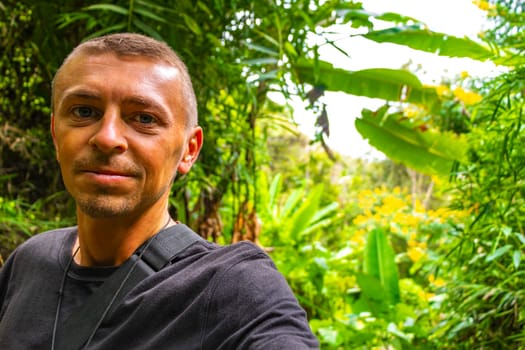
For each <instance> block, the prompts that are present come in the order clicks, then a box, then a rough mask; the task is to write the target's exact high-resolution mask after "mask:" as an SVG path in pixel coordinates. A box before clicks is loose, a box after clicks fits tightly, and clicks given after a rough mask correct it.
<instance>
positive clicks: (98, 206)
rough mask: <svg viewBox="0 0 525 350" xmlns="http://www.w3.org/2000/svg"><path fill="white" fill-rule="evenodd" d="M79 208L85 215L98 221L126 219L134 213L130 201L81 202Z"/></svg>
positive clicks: (78, 204) (78, 202)
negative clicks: (125, 217)
mask: <svg viewBox="0 0 525 350" xmlns="http://www.w3.org/2000/svg"><path fill="white" fill-rule="evenodd" d="M77 207H78V209H79V210H80V211H81V212H82V213H84V214H85V215H87V216H90V217H92V218H96V219H105V218H108V219H109V218H116V217H124V216H128V215H130V214H131V213H132V211H133V208H132V207H131V206H130V205H129V201H114V200H100V199H98V200H79V201H77Z"/></svg>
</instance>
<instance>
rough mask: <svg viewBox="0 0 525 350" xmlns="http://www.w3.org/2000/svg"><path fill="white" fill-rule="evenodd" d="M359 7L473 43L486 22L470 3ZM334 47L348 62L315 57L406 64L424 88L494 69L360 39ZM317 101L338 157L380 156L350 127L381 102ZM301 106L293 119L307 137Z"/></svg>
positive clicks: (326, 54)
mask: <svg viewBox="0 0 525 350" xmlns="http://www.w3.org/2000/svg"><path fill="white" fill-rule="evenodd" d="M363 6H364V8H365V9H366V10H368V11H371V12H378V13H381V12H395V13H399V14H403V15H406V16H410V17H413V18H415V19H418V20H420V21H422V22H423V23H425V24H426V25H427V26H428V28H429V29H430V30H433V31H436V32H442V33H446V34H450V35H453V36H458V37H463V36H468V37H470V38H472V39H474V40H477V39H476V36H477V34H478V33H479V32H480V31H481V30H482V29H483V26H484V25H485V23H486V20H485V13H484V12H483V11H481V10H480V9H478V8H477V7H476V6H475V5H474V4H473V3H472V2H471V0H441V1H431V0H365V1H363ZM376 29H383V28H381V27H378V28H376ZM339 30H340V28H339ZM338 45H339V46H340V47H341V48H342V49H343V50H345V51H346V52H347V53H348V54H349V55H350V57H345V56H344V55H342V54H341V53H340V52H338V51H337V50H335V49H333V48H329V47H328V46H324V47H323V50H322V51H321V57H320V58H321V59H323V60H326V61H329V62H332V63H333V64H334V65H335V66H337V67H340V68H343V69H347V70H360V69H366V68H393V69H398V68H401V66H402V65H404V64H407V63H408V62H411V63H412V64H411V67H415V66H416V65H420V66H421V71H419V72H418V73H417V75H418V77H419V78H420V79H421V80H422V82H423V83H424V84H432V85H437V84H439V82H440V81H441V78H442V77H454V76H456V75H459V74H461V72H464V71H467V72H468V73H469V74H470V75H473V76H486V75H491V72H492V71H494V65H493V64H491V63H483V62H477V61H473V60H471V59H463V58H462V59H457V58H456V59H449V58H446V57H439V56H437V55H433V54H429V53H425V52H419V51H416V50H412V49H410V48H407V47H404V46H399V45H394V44H388V43H384V44H378V43H375V42H372V41H368V40H366V39H363V38H360V37H354V38H350V39H345V40H341V41H338ZM323 101H324V102H325V103H327V110H328V116H329V119H330V138H329V140H328V144H329V145H330V147H332V148H333V149H335V150H336V151H338V152H339V153H341V154H344V155H349V156H353V157H364V158H383V157H384V156H383V155H382V154H381V153H379V152H377V151H375V150H374V149H373V148H372V147H370V146H369V145H368V143H367V142H366V140H363V139H362V137H361V136H360V135H359V133H357V131H356V130H355V127H354V119H355V117H357V116H359V115H360V111H361V109H362V108H370V109H376V108H378V107H379V106H381V105H382V104H383V103H384V101H380V100H372V99H369V98H365V97H357V96H350V95H347V94H344V93H337V92H328V93H326V94H325V96H324V97H323ZM302 106H303V104H297V105H296V106H295V109H296V110H295V119H296V121H297V122H299V123H300V124H301V126H300V129H301V131H302V132H304V133H306V134H307V135H309V136H312V135H313V133H314V124H315V118H316V116H315V115H312V113H311V112H309V111H305V110H304V109H303V108H302Z"/></svg>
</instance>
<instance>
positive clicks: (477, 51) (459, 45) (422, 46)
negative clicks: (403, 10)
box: [363, 25, 494, 61]
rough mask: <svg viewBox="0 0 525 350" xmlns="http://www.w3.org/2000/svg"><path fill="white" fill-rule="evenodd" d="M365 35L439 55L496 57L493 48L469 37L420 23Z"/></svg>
mask: <svg viewBox="0 0 525 350" xmlns="http://www.w3.org/2000/svg"><path fill="white" fill-rule="evenodd" d="M363 37H365V38H367V39H370V40H373V41H375V42H379V43H384V42H389V43H394V44H400V45H404V46H408V47H410V48H412V49H416V50H419V51H425V52H430V53H433V54H436V55H439V56H447V57H468V58H472V59H475V60H480V61H484V60H487V59H489V58H491V57H494V53H493V52H492V51H491V50H489V49H488V48H487V47H485V46H483V45H481V44H478V43H476V42H475V41H473V40H471V39H469V38H466V37H465V38H458V37H455V36H451V35H447V34H443V33H437V32H433V31H430V30H428V29H421V26H420V25H413V26H404V27H394V28H388V29H384V30H378V31H373V32H369V33H367V34H364V35H363Z"/></svg>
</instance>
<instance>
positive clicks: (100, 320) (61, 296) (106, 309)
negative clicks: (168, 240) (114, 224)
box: [51, 217, 171, 350]
mask: <svg viewBox="0 0 525 350" xmlns="http://www.w3.org/2000/svg"><path fill="white" fill-rule="evenodd" d="M170 222H171V217H168V221H167V222H166V224H165V225H164V227H162V228H161V229H160V230H159V231H158V232H160V231H163V230H164V229H165V228H166V227H168V225H169V224H170ZM155 236H156V234H155V235H153V236H152V237H151V238H150V239H149V240H148V241H147V243H146V245H145V247H144V249H142V251H140V254H138V258H137V259H136V260H135V261H134V262H133V265H131V267H130V268H129V270H128V272H127V273H126V276H124V279H123V280H122V282H121V283H120V285H119V287H118V289H117V291H116V292H115V293H114V294H113V297H112V298H111V301H110V302H109V303H108V305H107V306H106V308H105V309H104V312H103V313H102V316H100V318H99V320H98V322H97V324H96V326H95V327H94V329H93V331H92V332H91V334H90V336H89V338H88V340H87V341H86V343H85V344H84V345H83V346H82V348H85V347H87V346H88V345H89V343H91V340H93V337H94V336H95V333H96V332H97V330H98V328H99V327H100V325H101V324H102V321H103V320H104V318H105V317H106V315H107V314H108V312H109V310H110V309H111V306H113V303H114V302H115V300H116V298H117V296H118V295H119V293H120V291H121V290H122V288H123V287H124V284H126V282H127V280H128V279H129V276H130V275H131V273H132V272H133V270H134V269H135V267H136V266H137V264H138V262H139V261H140V260H141V259H142V256H143V255H144V253H145V252H146V250H148V247H149V246H150V244H151V243H152V242H153V239H154V237H155ZM79 250H80V245H79V246H78V247H77V249H76V250H75V252H74V253H73V254H72V255H71V258H70V259H69V261H68V264H67V266H66V270H65V272H64V275H63V276H62V282H61V284H60V289H59V290H58V301H57V308H56V313H55V322H54V323H53V334H52V338H51V350H54V349H55V342H56V333H57V328H58V319H59V316H60V309H61V307H62V299H63V296H64V289H65V285H66V278H67V274H68V272H69V269H70V268H71V264H72V263H73V260H74V259H75V256H76V255H77V253H78V251H79ZM135 254H136V253H134V254H133V255H135Z"/></svg>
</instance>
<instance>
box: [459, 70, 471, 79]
mask: <svg viewBox="0 0 525 350" xmlns="http://www.w3.org/2000/svg"><path fill="white" fill-rule="evenodd" d="M460 77H461V79H466V78H468V77H470V74H468V72H467V71H466V70H464V71H462V72H461V73H460Z"/></svg>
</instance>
